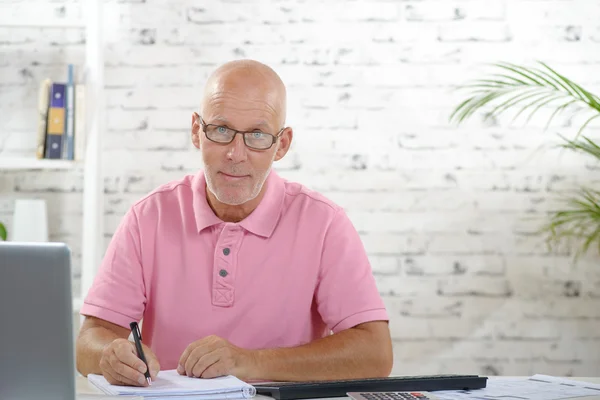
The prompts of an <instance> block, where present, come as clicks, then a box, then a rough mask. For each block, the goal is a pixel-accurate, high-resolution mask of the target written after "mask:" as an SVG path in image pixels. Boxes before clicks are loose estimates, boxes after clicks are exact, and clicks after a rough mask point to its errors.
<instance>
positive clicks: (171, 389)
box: [88, 369, 256, 400]
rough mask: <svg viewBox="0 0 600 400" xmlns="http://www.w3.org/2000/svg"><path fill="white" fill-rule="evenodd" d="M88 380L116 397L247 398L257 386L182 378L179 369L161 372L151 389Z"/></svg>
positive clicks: (97, 378)
mask: <svg viewBox="0 0 600 400" xmlns="http://www.w3.org/2000/svg"><path fill="white" fill-rule="evenodd" d="M88 380H89V381H90V382H91V383H92V384H94V385H95V386H96V387H98V388H99V389H100V390H102V391H103V392H104V393H106V394H110V395H117V396H143V397H144V399H159V398H160V399H177V398H178V397H177V396H186V397H185V399H186V400H189V399H197V400H213V399H215V400H216V399H248V398H251V397H254V396H255V395H256V389H255V388H254V386H252V385H250V384H248V383H246V382H243V381H242V380H240V379H238V378H236V377H235V376H231V375H228V376H222V377H218V378H211V379H202V378H190V377H187V376H182V375H179V373H177V371H176V370H174V369H173V370H167V371H160V372H159V373H158V375H157V377H156V379H155V380H154V381H152V386H146V387H136V386H118V385H111V384H110V383H108V381H107V380H106V379H105V378H104V377H103V376H102V375H95V374H90V375H88Z"/></svg>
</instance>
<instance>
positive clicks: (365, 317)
mask: <svg viewBox="0 0 600 400" xmlns="http://www.w3.org/2000/svg"><path fill="white" fill-rule="evenodd" d="M388 320H389V318H388V315H387V311H386V310H385V308H376V309H373V310H366V311H361V312H359V313H356V314H352V315H351V316H349V317H346V318H345V319H343V320H341V321H340V322H339V323H338V324H337V325H336V326H334V327H333V329H331V330H332V331H333V333H338V332H340V331H343V330H344V329H348V328H352V327H353V326H356V325H358V324H362V323H365V322H371V321H388Z"/></svg>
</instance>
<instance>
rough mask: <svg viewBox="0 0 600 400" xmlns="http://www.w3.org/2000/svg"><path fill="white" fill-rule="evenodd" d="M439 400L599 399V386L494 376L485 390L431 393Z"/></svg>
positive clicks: (538, 377) (536, 377)
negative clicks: (592, 397)
mask: <svg viewBox="0 0 600 400" xmlns="http://www.w3.org/2000/svg"><path fill="white" fill-rule="evenodd" d="M434 394H435V395H436V396H438V397H439V398H440V399H442V400H467V399H469V400H558V399H569V398H572V397H585V396H600V385H598V384H593V383H588V382H581V381H575V380H569V379H563V378H557V377H554V376H548V375H539V374H538V375H533V376H531V377H529V378H503V377H493V378H489V379H488V380H487V386H486V387H485V388H484V389H477V390H442V391H436V392H434Z"/></svg>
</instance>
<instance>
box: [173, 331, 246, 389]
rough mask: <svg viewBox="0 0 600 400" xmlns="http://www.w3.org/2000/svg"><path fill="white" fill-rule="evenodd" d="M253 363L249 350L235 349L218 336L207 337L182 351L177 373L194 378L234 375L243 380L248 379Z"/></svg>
mask: <svg viewBox="0 0 600 400" xmlns="http://www.w3.org/2000/svg"><path fill="white" fill-rule="evenodd" d="M255 363H256V362H255V359H254V357H253V352H252V351H251V350H246V349H242V348H239V347H236V346H234V345H232V344H231V343H229V342H228V341H227V340H225V339H223V338H220V337H218V336H208V337H206V338H204V339H200V340H197V341H195V342H193V343H192V344H190V345H189V346H188V347H187V348H186V349H185V350H184V352H183V354H182V355H181V357H180V358H179V366H178V367H177V372H178V373H179V374H180V375H187V376H190V377H196V378H215V377H218V376H224V375H234V376H236V377H237V378H239V379H242V380H243V379H248V378H249V377H250V373H251V372H252V371H253V368H255Z"/></svg>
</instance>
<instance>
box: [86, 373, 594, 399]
mask: <svg viewBox="0 0 600 400" xmlns="http://www.w3.org/2000/svg"><path fill="white" fill-rule="evenodd" d="M494 378H496V377H493V376H491V377H489V379H494ZM567 379H573V380H580V381H585V382H590V383H600V378H584V377H568V378H567ZM76 384H77V394H78V395H79V394H81V395H85V394H100V393H101V392H100V390H99V389H98V388H96V387H95V386H94V385H92V384H91V383H89V382H88V380H87V378H84V377H82V376H79V377H78V378H77V382H76ZM114 397H115V398H119V397H118V396H114ZM254 398H255V399H257V400H270V399H271V397H266V396H261V395H257V396H256V397H254ZM343 399H347V397H345V398H343ZM577 399H581V400H584V399H585V400H600V396H588V397H577V398H575V397H572V398H571V399H570V400H577ZM327 400H333V399H332V398H329V399H327Z"/></svg>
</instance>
